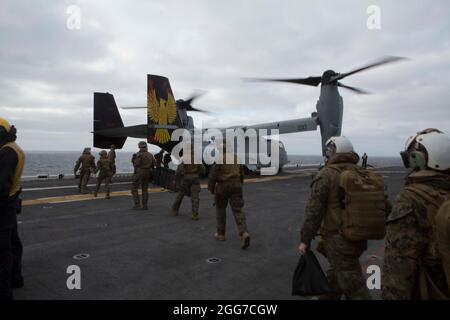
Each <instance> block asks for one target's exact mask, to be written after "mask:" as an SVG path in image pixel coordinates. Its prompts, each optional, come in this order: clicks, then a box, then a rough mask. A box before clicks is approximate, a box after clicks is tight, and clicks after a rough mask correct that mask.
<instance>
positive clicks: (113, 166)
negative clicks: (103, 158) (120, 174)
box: [107, 144, 117, 182]
mask: <svg viewBox="0 0 450 320" xmlns="http://www.w3.org/2000/svg"><path fill="white" fill-rule="evenodd" d="M107 158H108V160H109V162H110V163H111V178H110V182H111V180H112V177H113V175H115V174H116V170H117V169H116V146H115V145H113V144H112V145H111V149H110V150H109V152H108V155H107Z"/></svg>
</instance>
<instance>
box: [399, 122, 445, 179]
mask: <svg viewBox="0 0 450 320" xmlns="http://www.w3.org/2000/svg"><path fill="white" fill-rule="evenodd" d="M400 156H401V157H402V160H403V164H404V166H405V167H406V168H411V169H413V170H423V169H426V168H429V169H432V170H437V171H445V170H449V169H450V138H449V137H448V136H447V135H446V134H444V133H443V132H442V131H440V130H438V129H434V128H429V129H425V130H422V131H420V132H418V133H417V134H416V135H414V136H410V137H409V138H408V139H407V140H406V144H405V150H404V151H402V152H400Z"/></svg>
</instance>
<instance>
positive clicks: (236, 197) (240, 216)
mask: <svg viewBox="0 0 450 320" xmlns="http://www.w3.org/2000/svg"><path fill="white" fill-rule="evenodd" d="M214 195H215V205H216V218H217V233H218V234H220V235H225V230H226V221H227V217H226V212H227V205H228V202H229V203H230V207H231V210H232V211H233V215H234V220H235V221H236V225H237V227H238V231H239V235H240V236H242V234H243V233H244V232H247V223H246V219H245V214H244V212H242V208H243V207H244V198H243V194H242V183H241V182H240V181H239V180H235V181H234V180H233V181H224V182H219V183H218V184H217V186H216V190H215V193H214Z"/></svg>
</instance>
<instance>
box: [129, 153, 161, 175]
mask: <svg viewBox="0 0 450 320" xmlns="http://www.w3.org/2000/svg"><path fill="white" fill-rule="evenodd" d="M131 162H132V163H133V166H134V170H135V171H136V170H139V169H153V168H154V167H155V164H156V160H155V158H154V157H153V155H152V154H151V153H150V152H148V151H139V152H137V153H135V154H133V158H132V159H131Z"/></svg>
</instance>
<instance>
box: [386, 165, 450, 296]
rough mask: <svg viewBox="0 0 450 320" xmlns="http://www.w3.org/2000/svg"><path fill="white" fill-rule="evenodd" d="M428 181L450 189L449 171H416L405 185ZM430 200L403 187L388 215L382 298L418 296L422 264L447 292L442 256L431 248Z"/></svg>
mask: <svg viewBox="0 0 450 320" xmlns="http://www.w3.org/2000/svg"><path fill="white" fill-rule="evenodd" d="M412 183H419V184H426V185H428V186H431V187H433V188H435V189H436V190H446V191H448V192H450V175H445V174H441V173H438V172H433V171H431V170H429V171H428V170H423V171H419V172H413V173H412V174H411V175H409V176H408V177H407V179H406V183H405V185H409V184H412ZM427 206H428V204H427V202H426V200H425V199H423V198H421V197H419V196H418V195H416V194H415V193H413V192H412V191H409V190H407V189H403V190H402V191H401V192H400V193H399V194H398V195H397V197H396V199H395V202H394V205H393V209H392V212H391V213H390V215H389V216H388V218H387V221H386V223H387V226H386V249H385V257H384V266H383V282H382V297H383V299H401V300H405V299H415V298H418V297H419V296H418V294H419V288H418V283H417V281H418V275H419V267H421V266H422V267H424V268H425V270H426V271H427V273H428V274H429V275H430V277H431V279H432V281H433V282H434V283H435V284H436V285H437V287H438V288H439V289H440V290H441V291H442V292H444V293H447V294H448V292H447V289H446V287H447V285H446V280H445V274H444V270H443V267H442V262H441V260H440V259H439V258H438V257H436V255H433V254H432V252H431V251H430V244H431V239H432V226H431V224H430V222H429V220H428V217H427Z"/></svg>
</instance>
